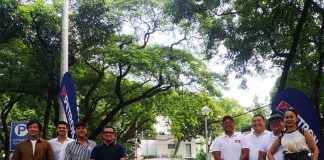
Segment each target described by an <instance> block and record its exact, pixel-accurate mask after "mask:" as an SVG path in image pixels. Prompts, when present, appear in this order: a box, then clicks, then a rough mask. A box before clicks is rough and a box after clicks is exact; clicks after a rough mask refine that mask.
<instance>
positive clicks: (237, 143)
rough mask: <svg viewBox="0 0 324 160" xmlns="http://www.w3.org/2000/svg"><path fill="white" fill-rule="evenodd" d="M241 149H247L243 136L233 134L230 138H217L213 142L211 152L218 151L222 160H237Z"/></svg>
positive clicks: (224, 136)
mask: <svg viewBox="0 0 324 160" xmlns="http://www.w3.org/2000/svg"><path fill="white" fill-rule="evenodd" d="M243 148H248V145H247V143H246V142H245V139H244V136H243V135H242V134H240V133H236V132H235V133H234V134H233V135H232V136H231V137H229V136H228V135H222V136H219V137H217V138H216V139H215V140H214V141H213V143H212V148H211V149H212V151H220V152H221V157H222V158H223V159H224V160H238V159H240V156H241V150H242V149H243Z"/></svg>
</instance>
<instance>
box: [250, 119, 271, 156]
mask: <svg viewBox="0 0 324 160" xmlns="http://www.w3.org/2000/svg"><path fill="white" fill-rule="evenodd" d="M252 129H253V131H252V132H251V133H249V134H248V135H246V136H245V139H246V141H247V142H248V146H249V160H258V158H259V149H260V144H261V140H262V138H263V137H265V136H267V135H268V134H270V132H269V131H268V130H266V129H265V118H264V117H263V116H262V115H261V114H256V115H254V116H253V117H252Z"/></svg>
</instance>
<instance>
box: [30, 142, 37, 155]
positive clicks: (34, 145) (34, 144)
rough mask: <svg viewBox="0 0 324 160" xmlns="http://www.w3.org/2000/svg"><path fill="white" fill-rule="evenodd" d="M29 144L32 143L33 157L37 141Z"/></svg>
mask: <svg viewBox="0 0 324 160" xmlns="http://www.w3.org/2000/svg"><path fill="white" fill-rule="evenodd" d="M30 142H31V143H32V146H33V155H34V153H35V148H36V142H37V140H30Z"/></svg>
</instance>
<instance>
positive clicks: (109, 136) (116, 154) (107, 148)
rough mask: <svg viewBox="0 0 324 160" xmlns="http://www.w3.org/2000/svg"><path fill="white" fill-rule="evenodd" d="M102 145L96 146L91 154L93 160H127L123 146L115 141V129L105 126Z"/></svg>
mask: <svg viewBox="0 0 324 160" xmlns="http://www.w3.org/2000/svg"><path fill="white" fill-rule="evenodd" d="M102 138H103V142H102V144H100V145H98V146H96V147H95V148H94V149H93V150H92V153H91V157H90V159H91V160H125V159H126V154H125V150H124V148H123V146H122V145H120V144H119V143H117V142H116V141H115V129H114V128H113V127H112V126H105V127H104V129H103V130H102Z"/></svg>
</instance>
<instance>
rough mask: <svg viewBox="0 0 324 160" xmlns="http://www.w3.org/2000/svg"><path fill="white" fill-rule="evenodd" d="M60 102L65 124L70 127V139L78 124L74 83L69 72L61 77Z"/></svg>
mask: <svg viewBox="0 0 324 160" xmlns="http://www.w3.org/2000/svg"><path fill="white" fill-rule="evenodd" d="M60 96H61V101H62V104H63V108H64V112H65V115H66V119H67V122H68V124H69V127H70V131H69V132H70V135H71V136H72V137H71V138H73V139H74V138H75V125H76V124H77V123H78V110H77V103H76V96H75V90H74V83H73V79H72V76H71V74H70V73H69V72H66V73H65V74H64V75H63V78H62V81H61V89H60Z"/></svg>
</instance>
